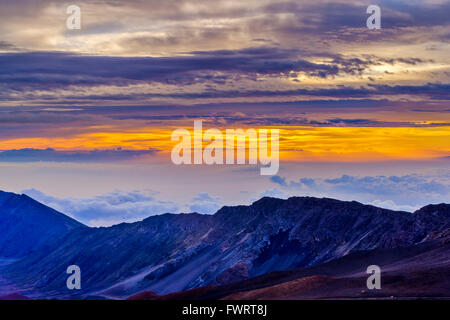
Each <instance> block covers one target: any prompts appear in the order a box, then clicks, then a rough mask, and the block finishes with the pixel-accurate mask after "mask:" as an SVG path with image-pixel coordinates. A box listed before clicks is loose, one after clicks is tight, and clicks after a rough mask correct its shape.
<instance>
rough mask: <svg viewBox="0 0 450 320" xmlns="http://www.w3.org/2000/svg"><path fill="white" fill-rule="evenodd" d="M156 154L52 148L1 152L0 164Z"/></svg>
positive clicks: (107, 158)
mask: <svg viewBox="0 0 450 320" xmlns="http://www.w3.org/2000/svg"><path fill="white" fill-rule="evenodd" d="M155 152H157V150H156V149H148V150H122V149H121V148H118V149H115V150H89V151H58V150H54V149H52V148H47V149H31V148H26V149H17V150H16V149H13V150H5V151H0V162H39V161H44V162H105V161H106V162H109V161H124V160H132V159H136V158H139V157H143V156H148V155H153V154H154V153H155Z"/></svg>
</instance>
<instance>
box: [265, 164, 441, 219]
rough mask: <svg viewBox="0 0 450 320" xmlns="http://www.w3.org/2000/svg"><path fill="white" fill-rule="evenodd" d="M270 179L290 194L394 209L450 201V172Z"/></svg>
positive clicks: (414, 207)
mask: <svg viewBox="0 0 450 320" xmlns="http://www.w3.org/2000/svg"><path fill="white" fill-rule="evenodd" d="M270 181H271V182H273V183H276V184H278V185H279V186H280V187H281V192H284V193H286V194H290V195H298V194H299V193H301V194H304V195H310V196H320V197H322V196H326V197H332V198H337V199H344V200H356V201H361V202H364V203H369V204H374V205H379V206H384V207H386V208H391V209H394V208H395V209H399V210H408V211H411V210H413V209H417V208H419V207H421V206H424V205H427V204H429V203H441V202H447V203H450V174H449V173H448V172H447V174H442V173H441V174H440V175H435V176H433V175H431V176H426V175H421V174H407V175H403V176H351V175H346V174H344V175H342V176H340V177H337V178H328V179H327V178H322V179H320V178H316V179H313V178H308V177H304V178H301V179H299V180H290V181H287V179H286V178H285V177H278V176H277V177H276V178H275V177H271V178H270Z"/></svg>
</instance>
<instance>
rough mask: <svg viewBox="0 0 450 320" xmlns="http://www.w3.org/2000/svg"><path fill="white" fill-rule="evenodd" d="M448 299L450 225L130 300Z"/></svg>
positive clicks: (449, 282) (145, 293) (137, 295)
mask: <svg viewBox="0 0 450 320" xmlns="http://www.w3.org/2000/svg"><path fill="white" fill-rule="evenodd" d="M374 264H375V265H378V266H379V267H380V268H381V272H382V273H381V283H382V284H381V287H382V288H381V290H367V287H366V280H367V277H368V275H367V274H366V272H365V268H366V267H367V266H369V265H374ZM391 296H393V297H409V298H416V297H440V298H450V229H448V230H445V232H442V233H435V234H433V235H432V237H431V238H430V239H429V241H427V242H423V243H420V244H417V245H413V246H410V247H402V248H392V249H375V250H367V251H356V252H353V253H350V254H348V255H346V256H344V257H341V258H337V259H335V260H332V261H330V262H327V263H324V264H320V265H317V266H313V267H307V268H303V269H297V270H287V271H277V272H271V273H266V274H264V275H261V276H258V277H254V278H250V279H247V280H244V281H240V282H236V283H233V284H228V285H222V286H206V287H201V288H197V289H191V290H187V291H182V292H176V293H171V294H168V295H162V296H159V295H157V294H155V293H154V292H141V293H139V294H136V295H133V296H131V297H129V299H130V300H173V299H176V300H205V299H231V300H249V299H250V300H255V299H270V300H272V299H323V298H358V299H359V298H361V299H366V298H373V297H376V298H382V297H384V298H387V297H391Z"/></svg>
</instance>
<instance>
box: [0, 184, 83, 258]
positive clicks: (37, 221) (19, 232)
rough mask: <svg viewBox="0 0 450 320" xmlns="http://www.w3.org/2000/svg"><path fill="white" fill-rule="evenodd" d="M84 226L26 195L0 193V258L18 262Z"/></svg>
mask: <svg viewBox="0 0 450 320" xmlns="http://www.w3.org/2000/svg"><path fill="white" fill-rule="evenodd" d="M80 227H81V228H82V227H84V225H82V224H81V223H79V222H77V221H75V220H73V219H71V218H69V217H68V216H66V215H64V214H62V213H59V212H57V211H56V210H53V209H51V208H49V207H47V206H45V205H43V204H41V203H39V202H37V201H35V200H33V199H31V198H30V197H28V196H26V195H18V194H14V193H7V192H2V191H0V257H3V258H20V257H23V256H25V255H27V254H29V253H31V252H33V251H36V250H38V249H39V248H40V247H42V246H43V245H44V244H50V243H55V241H56V238H58V237H60V236H62V235H64V234H66V233H68V232H70V231H71V230H74V229H76V228H80Z"/></svg>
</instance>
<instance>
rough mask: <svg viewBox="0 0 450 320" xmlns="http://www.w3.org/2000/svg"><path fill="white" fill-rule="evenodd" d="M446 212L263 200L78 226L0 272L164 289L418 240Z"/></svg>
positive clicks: (33, 280)
mask: <svg viewBox="0 0 450 320" xmlns="http://www.w3.org/2000/svg"><path fill="white" fill-rule="evenodd" d="M449 213H450V205H447V204H438V205H432V206H425V207H424V208H422V209H419V210H417V211H415V212H413V213H410V212H404V211H393V210H388V209H383V208H378V207H375V206H371V205H365V204H361V203H359V202H356V201H340V200H336V199H330V198H321V199H319V198H313V197H291V198H289V199H286V200H283V199H277V198H271V197H264V198H261V199H259V200H257V201H255V202H254V203H253V204H251V205H249V206H224V207H222V208H221V209H219V210H218V211H217V212H216V213H215V214H214V215H202V214H198V213H191V214H162V215H157V216H151V217H148V218H146V219H144V220H142V221H139V222H134V223H122V224H118V225H114V226H111V227H107V228H105V227H102V228H87V227H84V228H76V229H74V230H71V232H68V233H65V234H64V235H63V236H61V237H59V238H58V239H54V240H55V241H54V242H53V243H51V244H49V245H48V246H46V247H45V248H43V249H42V250H39V251H35V252H32V253H31V254H29V255H27V256H26V257H24V258H23V259H21V260H19V261H17V262H15V263H13V264H11V265H10V266H6V267H5V268H4V269H3V270H2V273H3V275H4V276H5V277H6V278H8V279H11V280H13V281H14V282H15V283H18V284H20V285H21V286H24V287H32V288H34V290H35V291H36V292H39V293H41V294H45V295H46V296H50V297H51V296H54V297H71V296H73V295H74V294H79V295H89V294H94V295H99V296H105V297H109V298H124V297H128V296H131V295H132V294H134V293H137V292H141V291H146V290H147V291H149V290H150V291H155V292H156V293H157V294H167V293H171V292H177V291H183V290H187V289H192V288H198V287H202V286H205V285H210V284H213V285H224V284H227V283H232V282H236V281H241V280H245V279H248V278H252V277H255V276H258V275H262V274H265V273H268V272H273V271H278V270H290V269H297V268H303V267H308V266H314V265H319V264H322V263H325V262H328V261H331V260H334V259H336V258H340V257H343V256H345V255H347V254H349V253H351V252H355V251H359V250H373V249H382V248H396V247H408V246H411V245H415V244H417V243H420V242H423V241H427V239H430V238H432V234H433V233H436V232H437V233H439V232H441V231H443V230H445V228H448V227H449V225H450V221H449V219H448V218H449V217H450V214H449ZM71 264H77V265H79V266H80V268H81V270H82V274H83V290H81V292H78V293H73V292H68V290H67V289H66V287H65V280H66V274H65V269H66V268H67V266H68V265H71Z"/></svg>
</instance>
